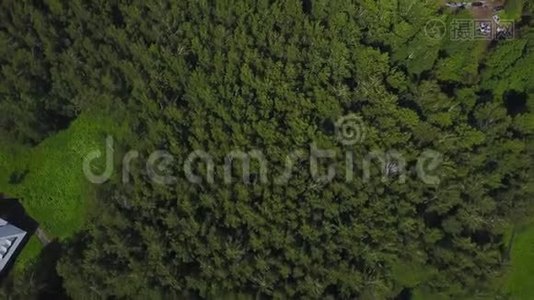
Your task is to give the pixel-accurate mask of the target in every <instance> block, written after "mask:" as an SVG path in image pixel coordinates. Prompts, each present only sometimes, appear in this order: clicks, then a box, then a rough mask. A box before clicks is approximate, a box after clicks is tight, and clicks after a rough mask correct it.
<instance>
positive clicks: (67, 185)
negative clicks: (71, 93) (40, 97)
mask: <svg viewBox="0 0 534 300" xmlns="http://www.w3.org/2000/svg"><path fill="white" fill-rule="evenodd" d="M116 129H117V126H116V124H114V122H113V121H112V120H111V119H108V118H104V117H101V116H95V115H88V114H86V115H81V116H79V118H78V119H77V120H75V121H74V122H73V123H72V124H71V126H70V127H69V128H68V129H66V130H64V131H62V132H59V133H57V134H56V135H54V136H52V137H50V138H48V139H46V140H45V141H43V142H42V143H41V144H39V145H37V146H35V147H33V148H26V147H21V146H13V145H12V144H10V143H7V142H0V191H1V192H3V193H6V194H7V195H9V196H11V197H15V198H18V199H20V201H21V203H22V205H23V206H24V208H25V209H26V212H27V213H28V214H29V215H30V216H31V217H32V218H34V219H35V220H36V221H37V222H38V223H39V225H40V226H41V227H42V228H43V229H44V230H45V231H46V232H47V233H48V234H49V235H50V238H59V239H60V240H61V239H65V238H68V237H70V236H72V235H73V234H74V233H75V232H77V231H78V230H80V228H81V227H82V225H83V223H84V221H85V216H86V215H87V213H86V212H87V209H88V207H89V205H90V203H91V201H90V199H91V197H92V195H93V194H94V186H93V185H92V184H91V183H89V182H88V181H87V180H86V178H85V176H84V174H83V170H82V162H83V158H84V157H85V156H86V155H87V153H89V152H90V151H93V150H100V151H104V148H105V137H106V136H107V135H108V134H113V132H114V130H116ZM40 250H41V246H40V244H39V241H38V240H37V239H36V237H31V239H30V240H29V242H28V244H27V245H26V247H25V248H24V250H23V252H22V253H21V255H20V256H19V258H18V262H17V266H16V268H19V266H18V265H22V266H23V265H25V264H26V263H27V262H28V261H30V260H31V259H32V258H34V257H36V256H37V255H38V254H39V252H40Z"/></svg>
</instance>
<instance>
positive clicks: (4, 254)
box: [0, 218, 26, 272]
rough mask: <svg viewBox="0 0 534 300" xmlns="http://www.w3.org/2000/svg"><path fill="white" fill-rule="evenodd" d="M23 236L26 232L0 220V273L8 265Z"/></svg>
mask: <svg viewBox="0 0 534 300" xmlns="http://www.w3.org/2000/svg"><path fill="white" fill-rule="evenodd" d="M25 236H26V231H23V230H21V229H20V228H18V227H16V226H13V225H12V224H9V223H8V222H7V221H6V220H4V219H2V218H0V272H1V271H2V270H3V269H4V268H5V266H6V265H7V264H8V262H9V260H10V259H11V257H12V256H13V253H15V252H16V251H17V248H18V247H19V246H20V244H21V242H22V240H23V239H24V237H25Z"/></svg>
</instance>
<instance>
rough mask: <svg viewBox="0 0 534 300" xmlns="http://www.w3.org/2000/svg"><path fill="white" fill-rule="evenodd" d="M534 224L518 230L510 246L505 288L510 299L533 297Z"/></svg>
mask: <svg viewBox="0 0 534 300" xmlns="http://www.w3.org/2000/svg"><path fill="white" fill-rule="evenodd" d="M533 282H534V224H531V225H530V226H527V227H525V228H523V229H522V230H520V231H519V232H518V234H517V236H516V238H515V241H514V244H513V246H512V263H511V266H510V270H509V274H508V276H507V279H506V289H507V291H508V292H509V293H510V294H511V296H512V299H534V286H533V284H532V283H533Z"/></svg>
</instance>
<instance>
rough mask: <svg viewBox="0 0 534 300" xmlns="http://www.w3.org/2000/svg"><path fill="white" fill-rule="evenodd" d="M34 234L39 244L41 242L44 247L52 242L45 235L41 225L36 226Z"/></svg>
mask: <svg viewBox="0 0 534 300" xmlns="http://www.w3.org/2000/svg"><path fill="white" fill-rule="evenodd" d="M35 235H36V236H37V238H38V239H39V241H40V242H41V244H43V247H45V246H46V245H48V244H50V242H52V240H51V239H50V238H49V237H48V236H47V235H46V233H45V232H44V230H43V229H41V227H38V228H37V230H36V231H35Z"/></svg>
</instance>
